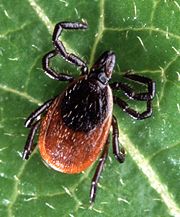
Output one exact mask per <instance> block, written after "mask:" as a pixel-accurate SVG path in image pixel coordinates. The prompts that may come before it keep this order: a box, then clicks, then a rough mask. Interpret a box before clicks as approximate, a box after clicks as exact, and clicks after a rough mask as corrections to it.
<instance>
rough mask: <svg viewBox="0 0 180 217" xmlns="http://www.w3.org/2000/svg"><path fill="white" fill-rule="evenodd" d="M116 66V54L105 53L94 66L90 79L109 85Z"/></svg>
mask: <svg viewBox="0 0 180 217" xmlns="http://www.w3.org/2000/svg"><path fill="white" fill-rule="evenodd" d="M114 65H115V54H114V52H112V51H106V52H104V53H103V54H102V55H101V56H100V58H99V59H98V60H97V61H96V62H95V64H94V65H93V66H92V68H91V70H90V73H89V78H94V79H97V80H98V81H100V82H101V83H102V84H107V83H108V81H109V79H110V78H111V76H112V71H113V68H114Z"/></svg>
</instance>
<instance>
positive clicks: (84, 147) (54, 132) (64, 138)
mask: <svg viewBox="0 0 180 217" xmlns="http://www.w3.org/2000/svg"><path fill="white" fill-rule="evenodd" d="M81 80H82V78H81ZM78 81H80V80H78ZM81 84H83V82H80V85H81ZM86 85H87V83H86V81H85V82H84V84H83V85H82V87H83V88H82V87H78V82H74V83H73V84H72V85H71V86H70V87H68V89H67V90H65V91H64V92H63V94H62V95H60V96H59V97H57V98H56V99H55V100H54V103H52V105H51V107H50V109H49V111H48V112H47V114H46V116H45V118H44V119H43V121H42V124H41V130H40V136H39V149H40V153H41V156H42V158H43V159H44V161H45V162H46V164H48V165H49V166H50V167H52V168H53V169H55V170H58V171H60V172H64V173H79V172H82V171H84V170H85V169H87V168H88V167H89V166H90V165H91V164H92V163H93V162H94V161H95V160H96V159H97V158H98V156H99V154H100V152H101V150H102V149H103V146H104V144H105V143H106V140H107V137H108V134H109V129H110V126H111V121H112V92H111V89H110V87H109V86H107V87H106V93H105V94H104V93H103V91H102V90H100V89H101V87H100V86H99V87H98V86H97V85H95V86H96V87H95V86H93V82H92V84H88V85H87V86H86ZM91 85H92V86H91ZM73 88H74V89H75V88H77V89H78V88H79V91H78V90H77V91H78V92H76V91H75V93H74V92H73ZM85 91H89V92H85ZM77 93H78V94H77ZM103 94H104V95H103ZM98 96H99V97H101V100H104V103H102V102H101V100H99V98H96V97H98ZM65 97H66V100H65ZM73 97H76V99H74V98H73ZM73 99H74V100H73ZM93 99H94V100H95V102H93V101H92V100H93ZM85 100H87V104H86V103H85ZM63 101H64V102H63ZM62 102H63V103H62ZM66 102H67V104H66ZM77 103H78V104H77ZM91 103H92V106H90V104H91ZM76 105H77V108H79V109H77V110H76V109H75V110H74V109H73V106H74V107H76ZM83 106H84V108H83ZM89 107H90V108H89ZM61 108H62V109H61ZM65 108H66V109H67V110H66V109H65ZM80 109H82V110H80ZM88 109H90V113H89V111H88ZM71 114H74V116H73V115H72V116H71ZM63 116H65V117H68V118H66V119H65V117H63ZM81 116H83V117H82V118H81V119H80V117H81ZM70 117H71V119H70Z"/></svg>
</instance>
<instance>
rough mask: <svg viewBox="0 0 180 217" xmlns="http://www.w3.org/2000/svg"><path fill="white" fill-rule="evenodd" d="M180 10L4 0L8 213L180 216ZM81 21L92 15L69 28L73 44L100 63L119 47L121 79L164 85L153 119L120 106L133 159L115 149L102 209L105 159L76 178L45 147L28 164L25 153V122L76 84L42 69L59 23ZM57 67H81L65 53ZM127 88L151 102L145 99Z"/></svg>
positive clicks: (0, 52)
mask: <svg viewBox="0 0 180 217" xmlns="http://www.w3.org/2000/svg"><path fill="white" fill-rule="evenodd" d="M179 12H180V2H179V1H178V0H176V1H169V0H167V1H152V0H146V1H138V0H135V1H132V0H127V1H122V0H115V1H110V0H106V1H105V0H100V1H97V0H93V1H91V2H87V1H84V0H82V1H75V0H71V1H64V0H59V1H58V0H53V1H47V0H36V1H35V0H28V1H12V0H9V1H5V0H1V1H0V17H1V20H0V71H1V73H0V102H1V104H0V216H3V217H6V216H8V217H12V216H15V217H17V216H18V217H21V216H24V215H25V216H27V217H28V216H43V217H44V216H53V217H55V216H70V217H73V216H75V217H76V216H78V217H80V216H96V217H98V216H113V217H116V216H124V217H126V216H132V217H135V216H138V217H141V216H142V217H143V216H147V217H148V216H150V217H157V216H177V217H178V216H180V208H179V204H180V194H179V190H178V189H180V184H179V183H180V172H179V171H180V151H179V149H180V134H179V126H180V88H179V87H180V86H179V81H180V74H179V73H180V72H179V69H180V55H179V54H180V28H179V23H180V15H179ZM81 19H85V20H86V21H87V22H88V25H89V28H88V30H87V31H73V32H72V31H66V32H63V34H62V40H63V43H64V44H65V46H66V48H67V50H68V51H72V52H74V53H76V54H78V55H79V56H80V57H82V58H83V59H84V60H85V61H87V62H88V64H89V65H90V66H91V65H92V64H93V62H94V61H95V60H96V58H97V57H98V56H99V55H100V54H101V53H102V52H104V51H105V50H113V51H115V53H116V63H117V64H116V68H115V71H114V74H113V78H112V80H113V81H115V80H116V81H117V80H119V81H120V80H123V78H122V74H123V72H125V71H127V70H128V69H133V70H135V71H136V72H137V73H138V74H140V75H144V76H147V77H150V78H151V79H153V80H154V81H156V86H157V91H156V97H155V99H154V100H153V116H152V117H151V118H149V119H146V120H143V121H135V120H133V119H132V118H131V117H129V116H128V115H127V114H125V113H124V112H123V111H121V110H120V109H119V108H118V107H116V106H115V107H114V114H115V115H116V116H117V118H118V123H119V127H120V142H121V144H122V145H123V146H124V147H125V149H126V152H127V157H126V161H125V163H124V164H122V165H119V163H118V162H117V161H116V160H115V159H114V156H113V154H112V148H110V151H109V158H108V160H107V162H106V167H105V170H104V172H103V174H102V177H101V180H100V184H99V189H98V192H97V198H96V203H95V204H94V206H93V208H92V209H89V201H88V200H89V188H90V182H91V178H92V176H93V173H94V170H95V166H96V163H95V164H94V165H93V166H92V167H91V168H89V169H88V170H87V171H85V172H84V173H83V174H78V175H67V174H61V173H58V172H55V171H53V170H50V169H48V168H46V167H45V166H44V164H43V163H42V161H41V157H40V155H39V152H38V150H36V151H35V152H34V154H33V155H32V157H31V158H30V159H29V160H28V161H22V159H21V157H20V156H21V152H22V149H23V146H24V144H25V141H26V138H27V134H28V130H27V129H25V128H24V127H23V124H24V120H25V119H26V117H27V116H28V115H29V114H30V113H31V112H32V111H33V110H34V109H36V108H37V107H38V105H40V104H42V103H43V102H44V101H46V100H48V99H50V98H52V97H53V96H56V95H57V94H59V93H61V92H62V91H63V89H64V88H65V87H66V85H67V83H66V82H57V81H54V80H51V79H50V78H49V77H47V76H46V75H45V74H44V73H43V71H42V69H41V59H42V56H43V55H44V54H45V53H46V52H48V51H50V50H52V49H53V45H52V42H51V35H52V32H53V28H54V25H55V24H56V23H57V22H60V21H64V20H67V21H80V20H81ZM52 64H53V66H54V67H55V68H56V69H57V70H59V71H61V72H67V71H68V72H69V73H70V74H73V75H75V76H78V74H79V72H78V71H77V70H76V68H75V67H73V66H70V65H69V64H68V63H67V62H65V61H62V60H59V59H58V58H57V59H56V60H55V61H53V63H52ZM123 81H124V80H123ZM126 82H129V81H126ZM140 86H141V85H135V88H137V90H141V87H140ZM118 95H119V96H120V97H122V98H123V99H124V100H126V101H128V103H130V105H131V106H132V107H134V108H136V109H140V110H143V109H145V103H144V102H137V101H133V102H131V101H130V100H128V99H126V98H125V97H124V96H123V94H122V93H118Z"/></svg>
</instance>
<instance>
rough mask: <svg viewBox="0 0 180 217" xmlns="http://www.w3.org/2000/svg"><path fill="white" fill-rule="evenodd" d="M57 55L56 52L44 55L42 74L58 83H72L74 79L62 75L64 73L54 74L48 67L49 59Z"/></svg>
mask: <svg viewBox="0 0 180 217" xmlns="http://www.w3.org/2000/svg"><path fill="white" fill-rule="evenodd" d="M56 55H58V52H57V51H56V50H52V51H50V52H48V53H47V54H45V55H44V57H43V59H42V67H43V70H44V72H45V73H46V74H47V75H48V76H49V77H50V78H52V79H54V80H58V81H72V80H73V79H74V78H73V76H70V75H67V74H64V73H58V72H55V71H54V70H53V69H52V68H51V67H50V63H49V61H50V59H51V58H53V57H55V56H56Z"/></svg>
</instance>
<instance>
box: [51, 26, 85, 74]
mask: <svg viewBox="0 0 180 217" xmlns="http://www.w3.org/2000/svg"><path fill="white" fill-rule="evenodd" d="M63 29H67V30H79V29H82V30H83V29H87V23H85V22H81V23H78V22H60V23H57V24H56V26H55V28H54V32H53V36H52V41H53V44H54V46H55V48H56V50H57V52H58V54H59V55H61V56H62V57H63V58H64V59H65V60H67V61H68V62H70V63H72V64H74V65H76V66H78V67H80V68H81V71H82V74H87V73H88V70H87V69H88V68H87V65H86V63H85V62H84V61H83V60H81V59H80V58H79V57H78V56H76V55H75V54H72V53H68V52H67V51H66V49H65V47H64V45H63V43H62V41H60V40H58V38H59V36H60V35H61V33H62V30H63Z"/></svg>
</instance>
